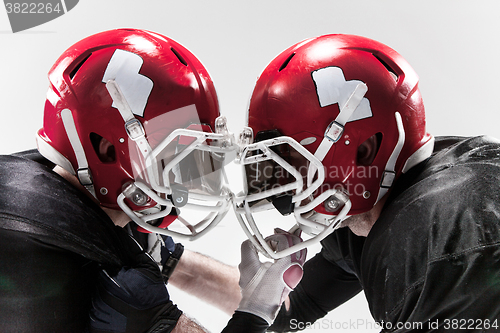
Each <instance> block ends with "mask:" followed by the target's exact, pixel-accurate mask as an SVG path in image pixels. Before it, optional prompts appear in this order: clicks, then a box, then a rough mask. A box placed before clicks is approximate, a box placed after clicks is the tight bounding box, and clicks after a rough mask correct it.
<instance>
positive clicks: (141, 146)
mask: <svg viewBox="0 0 500 333" xmlns="http://www.w3.org/2000/svg"><path fill="white" fill-rule="evenodd" d="M48 77H49V81H50V86H49V90H48V93H47V100H46V103H45V111H44V119H43V128H42V129H40V130H39V131H38V135H37V142H38V149H39V151H40V152H41V153H42V155H44V156H45V157H46V158H48V159H49V160H51V161H52V162H54V163H55V164H57V165H59V166H61V167H62V168H63V169H65V170H67V171H69V172H70V173H71V174H73V175H76V176H77V177H78V178H79V180H80V183H81V184H82V185H84V186H85V188H86V189H87V190H88V191H89V192H90V193H91V194H92V195H93V196H94V197H95V198H96V199H97V200H98V201H99V203H100V204H101V205H102V206H104V207H107V208H111V209H122V210H124V211H125V212H126V213H127V215H129V217H130V218H131V219H133V220H134V221H135V222H137V223H138V224H139V225H141V226H142V227H143V228H144V229H146V230H149V231H154V232H160V233H165V234H171V235H174V236H178V237H187V238H190V239H191V238H195V237H197V236H199V235H200V234H201V233H202V232H204V231H200V230H199V229H198V227H200V226H198V225H197V223H194V225H195V227H193V224H191V223H188V222H187V221H185V220H184V218H183V216H184V215H183V214H179V212H180V211H182V210H188V208H192V209H195V210H199V211H203V212H206V213H207V214H208V217H204V218H201V221H202V224H203V226H204V227H206V226H207V225H210V224H213V223H217V222H218V221H219V220H220V218H221V217H222V216H223V215H224V214H225V213H226V212H227V208H228V201H229V194H228V192H227V189H226V186H225V184H224V183H223V181H222V178H223V177H222V174H223V164H224V157H225V154H226V152H228V151H230V150H231V149H232V148H231V147H232V141H231V136H230V134H229V133H228V132H227V129H226V128H225V122H224V118H223V117H219V116H220V114H219V104H218V100H217V94H216V91H215V87H214V84H213V82H212V79H211V78H210V76H209V74H208V72H207V70H206V69H205V67H204V66H203V65H202V64H201V62H200V61H199V60H198V59H197V58H196V57H195V56H194V55H193V54H192V53H191V52H190V51H189V50H187V49H186V48H185V47H184V46H182V45H180V44H179V43H177V42H175V41H174V40H172V39H170V38H168V37H166V36H162V35H160V34H157V33H154V32H150V31H146V30H139V29H117V30H110V31H105V32H101V33H97V34H95V35H92V36H89V37H87V38H85V39H83V40H81V41H79V42H77V43H76V44H74V45H72V46H71V47H69V48H68V49H67V50H66V51H65V52H64V53H63V54H62V55H61V56H60V57H59V59H58V60H57V61H56V62H55V64H54V65H53V67H52V68H51V69H50V71H49V74H48ZM103 139H105V140H103ZM102 150H104V151H105V152H106V157H104V158H103V154H102V152H101V151H102ZM200 158H204V159H205V160H211V161H212V160H214V159H216V160H217V163H212V164H211V165H209V166H208V168H206V167H207V164H206V163H204V162H203V161H202V162H200ZM212 162H213V161H212ZM214 165H215V166H214ZM210 168H211V169H210ZM181 170H182V172H181ZM176 218H177V220H181V222H182V223H183V224H184V225H186V226H187V228H188V232H187V233H185V232H173V233H172V232H170V231H169V229H165V227H166V226H167V225H168V224H170V223H172V222H173V220H175V219H176ZM158 223H160V225H161V227H160V228H157V227H154V226H153V224H154V225H157V224H158ZM203 230H205V229H203Z"/></svg>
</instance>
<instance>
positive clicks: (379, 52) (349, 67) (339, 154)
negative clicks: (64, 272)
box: [248, 34, 431, 215]
mask: <svg viewBox="0 0 500 333" xmlns="http://www.w3.org/2000/svg"><path fill="white" fill-rule="evenodd" d="M328 67H336V68H340V70H341V72H342V73H343V77H344V79H345V81H346V82H349V81H351V80H356V81H361V82H364V83H365V84H366V85H367V87H368V91H367V92H366V94H365V96H364V98H366V99H367V100H368V102H369V107H370V110H371V116H368V117H363V118H361V119H357V120H353V121H349V122H347V123H346V125H345V129H344V133H343V135H342V137H341V138H340V140H339V141H338V142H336V143H335V144H334V145H333V146H332V148H331V149H330V151H329V152H328V154H327V155H326V156H325V158H324V159H323V165H324V167H325V173H326V179H325V182H324V184H323V186H324V188H323V189H319V191H320V192H323V191H324V190H326V189H327V188H332V187H336V186H342V187H343V188H344V189H345V190H346V191H347V192H348V193H349V195H350V199H351V202H352V209H351V212H350V214H351V215H353V214H359V213H362V212H365V211H368V210H369V209H371V208H372V207H373V205H374V204H375V203H376V200H377V194H378V192H379V189H380V182H381V178H382V174H383V171H384V168H385V166H386V164H387V161H388V159H389V157H390V156H391V154H392V152H393V151H394V149H395V146H396V143H397V141H398V138H399V132H398V129H397V124H396V120H395V113H396V112H399V113H400V115H401V117H402V122H403V126H404V131H405V136H406V139H405V142H404V146H403V148H402V150H401V153H400V155H399V158H398V159H397V163H396V167H395V172H396V177H397V176H399V175H400V174H401V172H402V169H403V166H404V163H405V162H406V161H407V159H408V158H409V157H410V156H411V155H412V154H413V153H414V152H415V151H416V150H418V149H419V148H420V147H421V146H422V145H423V144H425V143H426V142H427V141H429V139H430V138H431V136H430V135H429V134H427V132H426V130H425V111H424V105H423V102H422V98H421V95H420V91H419V89H418V77H417V75H416V73H415V72H414V71H413V69H412V68H411V67H410V65H409V64H408V63H407V62H406V61H405V59H403V57H402V56H401V55H399V54H398V53H397V52H396V51H394V50H393V49H391V48H389V47H387V46H386V45H384V44H382V43H379V42H376V41H374V40H371V39H368V38H364V37H359V36H353V35H340V34H336V35H325V36H321V37H317V38H312V39H308V40H305V41H303V42H300V43H298V44H296V45H293V46H292V47H290V48H288V49H287V50H285V51H284V52H282V53H281V54H280V55H278V56H277V57H276V58H275V59H274V60H273V61H271V63H270V64H269V65H268V66H267V67H266V68H265V70H264V71H263V73H262V74H261V76H260V77H259V79H258V81H257V83H256V86H255V89H254V91H253V94H252V97H251V100H250V106H249V114H248V126H249V127H251V128H252V129H253V132H254V133H258V132H260V131H266V130H274V129H276V130H278V131H279V132H280V133H281V134H282V135H285V136H289V137H292V138H293V139H295V140H296V141H297V142H308V143H309V144H307V145H305V148H306V149H308V150H309V151H310V152H311V153H313V154H314V153H315V151H316V149H317V148H318V146H319V145H320V143H321V141H322V140H323V137H324V134H325V130H326V129H327V127H328V125H329V124H330V123H331V122H332V121H334V120H335V118H336V117H337V115H338V114H339V104H338V103H334V104H330V105H326V106H325V105H324V106H321V105H320V102H319V97H318V87H317V85H316V82H315V80H314V78H313V73H314V72H315V71H318V70H321V69H324V68H328ZM376 134H378V136H379V137H381V138H382V140H381V142H380V147H379V149H378V153H377V155H376V157H375V160H374V161H373V163H372V164H371V165H370V166H361V165H358V163H357V150H358V147H359V145H360V144H362V143H363V142H364V141H365V140H367V139H368V138H370V137H371V136H373V135H376ZM305 138H309V139H308V140H306V141H302V140H304V139H305ZM312 138H314V139H315V141H314V139H312ZM311 141H314V142H312V143H310V142H311ZM315 210H316V211H318V212H321V213H325V214H331V213H328V212H326V211H325V209H324V207H323V205H320V206H318V207H316V209H315Z"/></svg>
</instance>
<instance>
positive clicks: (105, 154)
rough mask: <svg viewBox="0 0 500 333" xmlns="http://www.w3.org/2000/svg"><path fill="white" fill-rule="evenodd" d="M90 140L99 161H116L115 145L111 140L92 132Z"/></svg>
mask: <svg viewBox="0 0 500 333" xmlns="http://www.w3.org/2000/svg"><path fill="white" fill-rule="evenodd" d="M90 141H91V142H92V147H93V148H94V151H95V153H96V155H97V157H99V160H100V161H101V162H103V163H112V162H115V161H116V152H115V146H114V145H113V144H112V143H111V142H109V141H108V140H106V139H105V138H103V137H102V136H100V135H99V134H97V133H93V132H92V133H90Z"/></svg>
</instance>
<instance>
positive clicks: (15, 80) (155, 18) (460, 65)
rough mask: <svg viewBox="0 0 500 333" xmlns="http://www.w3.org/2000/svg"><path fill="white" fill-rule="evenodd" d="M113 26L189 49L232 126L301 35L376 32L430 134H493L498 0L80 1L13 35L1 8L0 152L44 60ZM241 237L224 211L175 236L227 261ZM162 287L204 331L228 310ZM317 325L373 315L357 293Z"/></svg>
mask: <svg viewBox="0 0 500 333" xmlns="http://www.w3.org/2000/svg"><path fill="white" fill-rule="evenodd" d="M119 27H133V28H144V29H148V30H153V31H157V32H159V33H162V34H164V35H167V36H169V37H171V38H173V39H175V40H176V41H178V42H180V43H181V44H183V45H184V46H186V47H187V48H188V49H190V50H191V51H192V52H193V53H194V54H195V55H196V56H197V57H198V58H199V59H200V60H201V61H202V62H203V63H204V65H205V66H206V67H207V68H208V70H209V72H210V73H211V75H212V78H213V80H214V82H215V85H216V88H217V91H218V94H219V101H220V105H221V112H222V113H223V114H224V115H226V117H227V118H228V120H229V126H230V129H231V130H232V131H233V132H238V131H239V130H240V129H241V127H242V126H244V115H245V110H246V107H247V103H248V98H249V96H250V94H251V91H252V88H253V84H254V83H255V80H256V78H257V76H258V75H259V74H260V73H261V71H262V70H263V69H264V67H265V66H266V65H267V64H268V63H269V62H270V61H271V60H272V59H273V58H274V57H275V56H276V55H277V54H279V53H280V52H281V51H283V50H284V49H286V48H287V47H289V46H291V45H292V44H295V43H297V42H299V41H301V40H303V39H306V38H309V37H313V36H317V35H322V34H329V33H349V34H358V35H363V36H366V37H370V38H373V39H376V40H379V41H381V42H383V43H385V44H387V45H389V46H391V47H392V48H394V49H396V50H397V51H398V52H399V53H401V54H402V55H403V56H404V57H405V58H406V59H407V60H408V61H409V62H410V64H412V66H413V67H414V68H415V70H416V71H417V73H418V74H419V76H420V79H421V80H420V82H421V83H420V88H421V91H422V95H423V98H424V101H425V104H426V109H427V121H428V130H429V132H431V133H432V134H434V135H479V134H488V135H492V136H495V137H500V129H499V127H498V120H499V118H500V116H499V114H500V110H499V107H498V99H497V98H498V95H499V92H500V89H499V88H500V82H499V74H500V66H498V63H497V62H498V61H499V59H500V2H498V1H497V0H489V1H488V0H481V1H470V0H465V1H464V0H453V1H451V0H447V1H445V0H421V1H401V0H381V1H376V0H343V1H338V0H328V1H314V0H309V1H305V0H303V1H299V0H286V1H285V0H267V1H263V0H253V1H235V0H232V1H229V0H227V1H209V0H204V1H202V0H200V1H194V0H182V1H167V0H162V1H160V0H134V1H132V0H120V1H118V0H106V1H102V0H101V1H98V0H81V1H80V3H78V5H77V6H76V7H75V8H74V9H73V10H71V11H70V12H68V13H67V14H65V15H63V16H62V17H59V18H57V19H55V20H53V21H51V22H48V23H46V24H44V25H42V26H38V27H35V28H32V29H30V30H29V31H25V32H20V33H16V34H13V33H12V32H11V30H10V25H9V23H8V19H7V14H6V12H5V10H4V9H3V8H2V7H0V103H1V104H0V110H1V111H0V115H1V118H0V153H3V154H5V153H12V152H15V151H19V150H23V149H30V148H34V147H35V141H34V134H35V132H36V130H38V129H39V128H40V127H41V121H42V112H43V105H44V98H45V93H46V90H47V87H48V86H47V85H48V81H47V78H46V74H47V71H48V70H49V68H50V67H51V65H52V63H53V62H54V61H55V59H57V57H58V56H59V55H60V54H61V53H62V52H63V51H64V50H65V49H66V48H67V47H69V46H70V45H71V44H73V43H74V42H76V41H78V40H80V39H82V38H84V37H86V36H88V35H91V34H93V33H96V32H99V31H103V30H108V29H112V28H119ZM243 239H244V235H243V232H242V231H241V230H240V229H239V227H238V226H237V223H236V219H235V218H234V217H233V215H232V213H231V212H230V213H229V214H228V216H227V218H226V219H225V220H224V221H223V222H222V223H221V224H220V226H219V227H217V229H216V230H215V231H212V234H209V235H207V236H206V238H204V239H201V240H200V241H199V242H196V243H188V244H185V245H186V247H188V248H190V249H193V250H199V251H200V252H204V253H207V254H209V255H211V256H213V257H214V258H217V259H219V260H221V261H223V262H226V263H228V264H232V265H236V264H237V263H238V262H239V244H240V242H241V241H242V240H243ZM315 250H317V249H316V248H315V249H312V251H310V252H314V251H315ZM171 294H172V298H173V299H174V301H175V302H177V303H178V305H179V307H180V308H181V309H183V310H185V311H186V312H187V313H188V314H189V315H191V316H194V317H196V318H197V319H198V320H199V321H200V322H201V323H202V324H203V325H204V326H206V327H207V328H209V329H210V330H211V331H213V332H217V331H220V330H221V328H222V327H224V325H225V323H226V321H227V320H228V316H226V315H225V314H223V313H222V312H220V311H218V310H215V309H213V308H212V307H210V306H208V305H205V304H203V303H201V302H199V301H197V300H196V299H193V298H189V297H187V296H185V295H184V294H183V293H182V292H180V291H177V290H171ZM320 324H321V325H320V326H318V327H317V329H315V330H313V329H308V330H306V331H307V332H313V331H317V332H320V331H325V332H326V331H333V330H334V328H336V327H339V326H340V327H342V326H343V327H344V328H345V329H338V330H335V331H337V332H348V331H352V332H354V331H356V332H376V331H377V330H376V329H374V328H372V329H369V328H370V325H373V320H372V319H371V317H370V314H369V312H368V310H367V305H366V301H365V300H364V296H363V295H359V296H358V297H357V298H355V299H354V300H353V301H351V302H350V303H348V304H347V305H345V306H344V307H341V308H340V309H338V310H335V311H333V312H332V313H330V314H329V315H328V316H327V320H324V321H322V322H321V323H320ZM372 327H373V326H372Z"/></svg>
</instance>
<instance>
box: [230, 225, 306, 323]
mask: <svg viewBox="0 0 500 333" xmlns="http://www.w3.org/2000/svg"><path fill="white" fill-rule="evenodd" d="M275 232H277V233H275V234H274V235H272V236H269V237H267V238H266V239H265V240H266V242H267V243H268V244H269V246H271V248H273V249H274V250H275V251H282V250H284V249H287V248H289V247H290V246H292V245H295V244H297V243H299V242H301V241H302V240H301V239H300V237H298V236H296V235H293V234H290V233H288V232H285V231H282V230H275ZM306 253H307V250H306V249H302V250H300V251H299V252H296V253H293V254H292V255H290V256H287V257H284V258H281V259H278V260H275V261H274V263H273V262H261V261H260V260H259V256H258V252H257V249H256V248H255V246H254V245H253V244H252V243H251V242H250V240H246V241H245V242H243V244H241V263H240V265H239V266H238V268H239V270H240V288H241V293H242V299H241V302H240V305H239V307H238V311H242V312H248V313H252V314H254V315H256V316H259V317H261V318H263V319H265V320H266V321H267V322H268V324H269V325H271V324H272V322H273V321H274V318H275V317H276V314H277V312H278V310H279V308H280V307H281V304H282V303H283V301H284V300H285V298H286V296H288V294H289V293H290V291H292V290H293V288H295V287H296V286H297V284H298V283H299V282H300V279H301V278H302V274H303V270H302V265H303V264H304V261H305V259H306Z"/></svg>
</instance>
